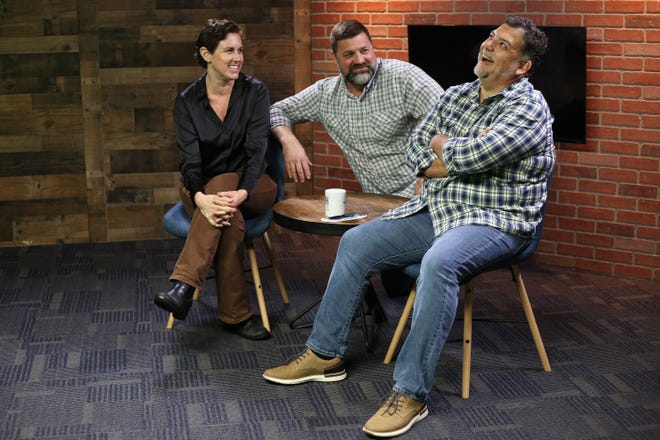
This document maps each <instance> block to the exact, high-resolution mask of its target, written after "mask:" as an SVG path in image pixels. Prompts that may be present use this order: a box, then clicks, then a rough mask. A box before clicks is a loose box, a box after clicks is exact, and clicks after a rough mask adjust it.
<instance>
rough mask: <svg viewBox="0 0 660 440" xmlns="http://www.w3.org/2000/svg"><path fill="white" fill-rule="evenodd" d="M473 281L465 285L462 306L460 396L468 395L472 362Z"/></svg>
mask: <svg viewBox="0 0 660 440" xmlns="http://www.w3.org/2000/svg"><path fill="white" fill-rule="evenodd" d="M473 294H474V283H473V282H472V280H470V281H468V282H467V283H466V285H465V305H464V306H463V309H464V311H463V380H462V388H461V397H463V399H467V398H468V397H470V365H471V363H472V299H473Z"/></svg>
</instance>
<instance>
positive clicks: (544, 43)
mask: <svg viewBox="0 0 660 440" xmlns="http://www.w3.org/2000/svg"><path fill="white" fill-rule="evenodd" d="M505 23H506V24H508V25H509V26H511V27H513V28H516V29H522V30H523V33H524V42H523V46H522V47H521V48H520V52H521V53H522V57H523V59H525V60H530V61H531V62H532V67H531V68H530V69H529V71H528V72H527V76H532V72H534V71H535V70H536V68H537V67H538V66H539V64H541V58H542V57H543V54H544V53H545V49H546V48H547V47H548V37H547V36H546V35H545V32H543V31H542V30H541V29H539V28H538V27H536V25H535V24H534V22H533V21H532V20H530V19H529V18H526V17H509V18H507V19H506V21H505Z"/></svg>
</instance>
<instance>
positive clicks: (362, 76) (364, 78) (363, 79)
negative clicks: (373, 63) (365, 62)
mask: <svg viewBox="0 0 660 440" xmlns="http://www.w3.org/2000/svg"><path fill="white" fill-rule="evenodd" d="M373 75H374V72H373V70H371V69H369V71H368V72H364V73H349V74H347V75H346V76H345V78H346V81H348V82H350V83H353V84H355V85H356V86H364V85H366V84H367V83H368V82H369V80H370V79H371V77H372V76H373Z"/></svg>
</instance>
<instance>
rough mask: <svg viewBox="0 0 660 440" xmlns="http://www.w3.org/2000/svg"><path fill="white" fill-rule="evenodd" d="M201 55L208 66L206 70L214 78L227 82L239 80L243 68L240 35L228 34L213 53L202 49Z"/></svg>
mask: <svg viewBox="0 0 660 440" xmlns="http://www.w3.org/2000/svg"><path fill="white" fill-rule="evenodd" d="M200 53H201V55H202V56H203V57H204V60H205V61H206V62H207V64H208V65H207V66H206V69H207V71H208V73H209V75H211V77H212V78H214V79H220V80H225V81H233V80H235V79H238V74H239V73H240V71H241V68H242V67H243V41H242V40H241V36H240V35H239V34H236V33H230V34H227V36H226V37H225V39H224V40H222V41H220V43H218V47H216V48H215V51H214V52H213V53H211V52H209V51H208V50H207V49H206V48H202V50H200Z"/></svg>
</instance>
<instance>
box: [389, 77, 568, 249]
mask: <svg viewBox="0 0 660 440" xmlns="http://www.w3.org/2000/svg"><path fill="white" fill-rule="evenodd" d="M552 122H553V117H552V115H551V114H550V110H549V108H548V104H547V103H546V102H545V99H544V98H543V95H542V94H541V92H539V91H537V90H534V87H533V86H532V85H531V84H530V83H529V81H528V80H527V79H526V78H522V79H520V80H518V81H516V82H515V83H513V84H512V85H510V86H509V87H507V88H506V89H504V90H502V91H501V92H500V93H498V94H496V95H494V96H492V97H490V98H488V99H486V100H484V101H483V102H482V103H480V102H479V81H478V80H477V81H474V82H472V83H467V84H463V85H459V86H455V87H450V88H449V89H447V91H446V92H445V93H444V94H443V95H442V97H441V100H440V103H439V104H438V105H437V107H436V109H435V110H434V111H433V112H432V113H431V114H430V115H429V116H428V117H427V118H426V119H425V120H424V122H422V124H421V125H420V126H419V128H418V129H417V130H416V131H415V133H414V134H413V136H412V138H411V141H410V147H409V150H408V159H409V160H410V162H411V163H412V164H413V166H414V168H415V170H416V172H417V173H422V172H423V170H425V169H426V168H428V167H429V166H430V165H431V164H432V163H433V162H434V161H435V160H436V159H437V158H438V157H437V155H436V154H435V152H434V151H433V150H432V149H431V148H430V147H429V142H430V141H431V138H433V136H435V135H436V134H438V133H443V134H445V135H447V136H449V137H450V138H451V139H449V140H448V141H447V142H446V143H445V145H444V148H443V159H444V161H445V166H446V168H447V172H448V174H449V176H448V177H446V178H427V179H425V180H424V191H423V194H422V195H420V196H415V197H413V198H412V199H411V200H410V201H408V202H406V203H405V204H404V205H403V206H401V207H399V208H395V209H394V210H390V211H388V212H387V213H385V215H384V216H383V218H385V219H394V218H401V217H406V216H408V215H411V214H413V213H415V212H418V211H419V210H421V209H423V208H424V207H426V206H428V208H429V212H430V214H431V218H432V220H433V229H434V232H435V236H436V237H437V236H440V235H441V234H442V233H444V232H446V231H448V230H449V229H451V228H454V227H457V226H465V225H485V226H492V227H494V228H497V229H500V230H501V231H504V232H506V233H509V234H513V235H519V236H522V237H529V236H531V235H533V234H534V232H535V229H536V226H537V225H538V224H539V222H540V221H541V207H542V206H543V203H544V202H545V200H546V198H547V195H548V188H547V179H548V175H549V173H550V172H551V171H552V167H553V165H554V162H555V148H554V143H553V137H552ZM486 128H489V129H490V130H489V131H488V133H487V134H485V135H483V136H480V134H481V133H482V132H483V131H484V130H485V129H486Z"/></svg>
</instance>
